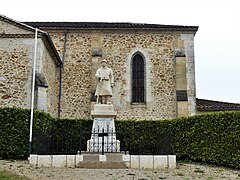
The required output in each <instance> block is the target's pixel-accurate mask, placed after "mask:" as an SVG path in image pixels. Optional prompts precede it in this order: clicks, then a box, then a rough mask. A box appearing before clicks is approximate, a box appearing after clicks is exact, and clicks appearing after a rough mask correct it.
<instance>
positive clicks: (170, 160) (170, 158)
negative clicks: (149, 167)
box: [168, 155, 176, 169]
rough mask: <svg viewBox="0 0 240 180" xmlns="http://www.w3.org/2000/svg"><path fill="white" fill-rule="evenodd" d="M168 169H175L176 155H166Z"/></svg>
mask: <svg viewBox="0 0 240 180" xmlns="http://www.w3.org/2000/svg"><path fill="white" fill-rule="evenodd" d="M168 167H169V168H172V169H174V168H176V155H168Z"/></svg>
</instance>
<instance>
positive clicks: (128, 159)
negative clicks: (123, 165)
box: [122, 154, 130, 162]
mask: <svg viewBox="0 0 240 180" xmlns="http://www.w3.org/2000/svg"><path fill="white" fill-rule="evenodd" d="M122 160H123V161H124V162H130V155H125V154H124V155H122Z"/></svg>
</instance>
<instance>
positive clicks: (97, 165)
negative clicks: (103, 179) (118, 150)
mask: <svg viewBox="0 0 240 180" xmlns="http://www.w3.org/2000/svg"><path fill="white" fill-rule="evenodd" d="M76 167H77V168H89V169H128V167H127V165H126V163H124V162H84V161H83V162H80V163H78V164H76Z"/></svg>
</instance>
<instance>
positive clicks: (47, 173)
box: [0, 160, 240, 180]
mask: <svg viewBox="0 0 240 180" xmlns="http://www.w3.org/2000/svg"><path fill="white" fill-rule="evenodd" d="M4 170H5V171H9V172H11V173H14V174H17V175H21V176H25V177H27V179H33V180H35V179H36V180H48V179H50V180H51V179H56V180H62V179H64V180H75V179H76V180H81V179H83V180H85V179H86V180H88V179H89V180H90V179H91V180H113V179H117V180H123V179H124V180H128V179H129V180H155V179H172V180H178V179H207V180H211V179H231V180H232V179H239V180H240V170H234V169H230V168H224V167H218V166H209V165H204V164H198V163H190V164H187V163H178V164H177V168H176V169H162V170H143V169H142V170H138V169H80V168H54V167H34V166H30V165H29V164H28V161H6V160H0V171H4Z"/></svg>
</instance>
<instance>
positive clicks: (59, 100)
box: [58, 29, 67, 118]
mask: <svg viewBox="0 0 240 180" xmlns="http://www.w3.org/2000/svg"><path fill="white" fill-rule="evenodd" d="M63 35H64V44H63V52H62V63H61V64H60V81H59V97H58V118H60V115H61V97H62V73H63V72H62V71H63V67H64V58H65V52H66V39H67V38H66V36H67V30H66V29H65V31H64V33H63Z"/></svg>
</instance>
